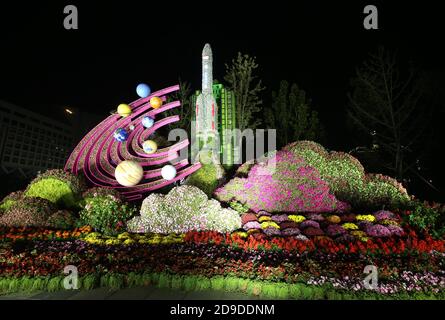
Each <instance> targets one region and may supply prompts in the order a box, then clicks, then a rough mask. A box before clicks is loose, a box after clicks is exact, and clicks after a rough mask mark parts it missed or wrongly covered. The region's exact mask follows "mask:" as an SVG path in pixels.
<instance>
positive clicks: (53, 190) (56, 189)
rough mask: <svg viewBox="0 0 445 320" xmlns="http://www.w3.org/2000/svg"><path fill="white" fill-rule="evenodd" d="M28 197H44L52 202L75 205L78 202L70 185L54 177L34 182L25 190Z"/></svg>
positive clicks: (68, 205)
mask: <svg viewBox="0 0 445 320" xmlns="http://www.w3.org/2000/svg"><path fill="white" fill-rule="evenodd" d="M25 196H26V197H37V196H38V197H42V198H44V199H47V200H49V201H51V202H52V203H57V204H64V205H66V206H67V207H73V206H74V205H75V203H76V200H75V198H74V194H73V192H72V190H71V188H70V186H69V185H68V184H67V183H65V182H64V181H60V180H57V179H53V178H47V179H42V180H39V181H37V182H34V183H32V184H31V185H30V186H29V187H28V189H27V190H26V192H25Z"/></svg>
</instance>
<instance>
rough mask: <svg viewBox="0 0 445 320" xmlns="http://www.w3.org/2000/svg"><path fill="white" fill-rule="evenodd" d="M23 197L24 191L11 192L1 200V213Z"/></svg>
mask: <svg viewBox="0 0 445 320" xmlns="http://www.w3.org/2000/svg"><path fill="white" fill-rule="evenodd" d="M22 197H23V192H22V191H16V192H11V193H10V194H8V195H7V196H6V197H4V198H3V200H2V201H1V202H0V215H1V214H2V213H3V212H5V211H7V210H9V209H10V208H11V207H12V206H13V205H14V204H15V203H16V202H17V201H19V200H21V199H22Z"/></svg>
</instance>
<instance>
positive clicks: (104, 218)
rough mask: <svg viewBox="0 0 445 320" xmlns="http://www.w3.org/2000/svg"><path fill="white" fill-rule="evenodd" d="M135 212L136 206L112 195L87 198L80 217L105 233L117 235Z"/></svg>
mask: <svg viewBox="0 0 445 320" xmlns="http://www.w3.org/2000/svg"><path fill="white" fill-rule="evenodd" d="M135 213H136V209H135V208H134V207H132V206H130V205H129V204H127V203H121V202H119V201H116V200H115V199H113V198H112V197H97V198H87V199H86V200H85V206H84V208H83V209H82V210H81V211H80V219H81V221H82V222H83V223H85V224H88V225H90V226H91V227H93V228H94V229H96V230H99V231H100V232H101V233H103V234H105V235H116V234H118V233H120V232H122V231H124V230H125V223H126V221H127V220H128V219H130V218H131V217H132V216H133V215H134V214H135Z"/></svg>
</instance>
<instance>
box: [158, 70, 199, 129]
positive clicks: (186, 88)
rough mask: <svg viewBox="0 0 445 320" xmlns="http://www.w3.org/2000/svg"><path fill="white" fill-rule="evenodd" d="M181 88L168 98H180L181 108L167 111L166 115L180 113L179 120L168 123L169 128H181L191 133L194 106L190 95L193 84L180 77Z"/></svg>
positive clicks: (171, 99)
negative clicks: (191, 103)
mask: <svg viewBox="0 0 445 320" xmlns="http://www.w3.org/2000/svg"><path fill="white" fill-rule="evenodd" d="M178 83H179V90H178V91H175V92H174V93H172V95H171V96H169V97H168V98H167V99H168V100H167V103H168V102H172V101H176V100H179V101H181V107H180V108H174V109H170V110H166V111H165V115H166V116H173V115H178V116H179V121H177V122H175V123H173V124H171V125H168V128H169V129H171V130H173V129H177V128H181V129H184V130H186V131H187V132H189V133H190V123H191V121H192V110H193V107H192V106H191V105H190V100H191V99H190V97H191V93H192V89H191V85H190V83H189V82H187V81H182V80H181V79H179V81H178Z"/></svg>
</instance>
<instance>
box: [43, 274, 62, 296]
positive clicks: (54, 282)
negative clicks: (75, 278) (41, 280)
mask: <svg viewBox="0 0 445 320" xmlns="http://www.w3.org/2000/svg"><path fill="white" fill-rule="evenodd" d="M62 285H63V277H61V276H60V277H54V278H51V279H49V281H48V287H47V290H48V291H50V292H53V291H57V290H60V289H61V288H62Z"/></svg>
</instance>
